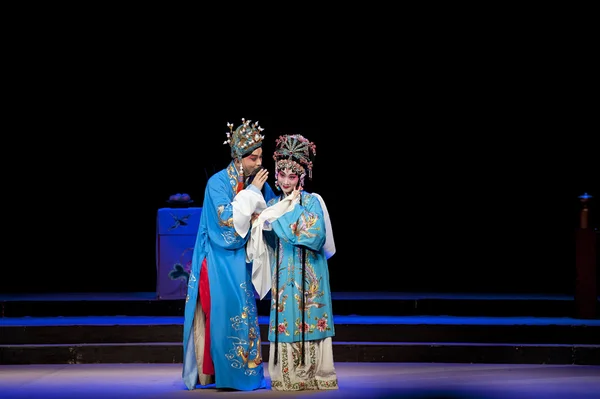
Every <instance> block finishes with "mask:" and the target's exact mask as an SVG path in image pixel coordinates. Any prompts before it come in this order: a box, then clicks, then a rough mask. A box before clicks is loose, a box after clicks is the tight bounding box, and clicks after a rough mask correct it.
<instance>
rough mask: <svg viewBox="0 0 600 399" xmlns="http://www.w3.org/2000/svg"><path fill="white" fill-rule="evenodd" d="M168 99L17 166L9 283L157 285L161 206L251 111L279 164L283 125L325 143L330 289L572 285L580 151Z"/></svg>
mask: <svg viewBox="0 0 600 399" xmlns="http://www.w3.org/2000/svg"><path fill="white" fill-rule="evenodd" d="M159 108H160V104H157V105H154V106H152V107H149V109H146V110H137V111H136V113H134V114H129V116H128V118H126V119H120V118H115V117H110V118H106V119H105V120H104V121H103V122H99V123H98V126H97V131H95V132H94V134H89V135H85V137H84V136H83V135H82V136H81V137H77V138H76V139H75V140H73V138H72V137H71V138H60V137H56V136H53V137H52V139H51V140H48V145H49V146H51V147H48V148H53V150H52V151H45V152H41V151H40V154H41V156H40V158H39V159H38V160H37V161H36V162H37V164H36V165H37V166H35V167H34V168H33V169H34V171H32V172H31V173H30V174H29V175H28V176H27V177H25V176H21V177H20V178H17V177H16V176H15V177H14V179H15V183H16V184H17V185H18V186H20V188H19V190H20V192H23V193H29V194H30V196H31V197H32V198H30V199H31V203H30V205H28V206H27V207H23V206H19V209H18V212H16V211H15V212H13V211H8V210H9V208H7V211H8V212H7V213H9V215H8V216H10V217H14V218H15V222H14V223H15V224H12V225H10V226H11V227H10V229H9V231H8V233H9V235H10V236H11V238H13V240H11V241H12V242H11V244H10V248H9V247H8V246H7V251H9V252H7V253H10V254H11V257H10V259H11V261H10V262H9V261H8V259H9V258H8V257H7V258H6V260H7V261H6V262H4V264H3V268H2V276H1V280H0V281H1V286H0V288H1V291H2V292H94V291H96V292H119V291H126V292H129V291H153V290H154V289H155V284H156V262H155V227H156V226H155V222H156V212H157V210H158V209H159V208H161V207H164V206H166V202H165V201H166V200H167V199H168V197H169V195H171V194H175V193H183V192H186V193H189V194H190V195H191V196H192V199H194V200H195V202H196V205H199V206H201V204H202V199H203V192H204V185H205V184H206V180H207V178H208V177H209V176H210V175H211V174H212V173H214V171H216V170H218V169H220V168H222V167H224V166H226V165H227V163H228V162H229V147H228V146H226V145H223V141H224V140H225V132H226V131H227V126H226V123H227V122H232V123H234V124H236V125H237V124H238V123H239V122H240V119H241V118H242V117H245V118H247V119H251V120H258V121H259V122H260V124H261V125H262V126H263V127H264V128H265V130H264V134H265V135H266V141H265V146H264V152H265V155H266V156H265V164H266V166H267V167H268V168H269V169H271V170H272V169H273V161H272V159H271V158H270V154H271V153H272V151H273V146H274V142H275V138H276V137H277V136H278V135H279V134H282V133H301V134H304V135H305V136H306V137H307V138H309V139H311V140H312V141H314V142H315V144H316V145H317V155H316V159H315V166H314V179H313V181H312V182H310V183H309V185H308V187H307V189H308V190H309V191H315V192H319V193H320V194H321V195H322V196H323V198H324V199H325V201H326V203H327V205H328V208H329V211H330V214H331V218H332V223H333V230H334V234H335V240H336V246H337V254H336V255H335V256H334V257H333V258H331V260H330V270H331V284H332V288H333V290H335V291H403V292H408V291H412V292H418V291H420V292H432V291H433V292H556V293H571V292H572V291H573V286H574V268H575V264H574V259H575V257H574V234H573V233H574V230H575V228H576V227H577V224H578V220H579V219H578V217H579V209H580V204H579V200H578V199H577V197H578V196H579V195H580V194H583V193H584V192H589V193H590V194H593V195H595V196H600V192H599V191H598V184H597V178H596V176H595V170H594V168H593V162H590V161H588V158H587V157H582V158H580V159H579V162H578V163H571V164H569V163H567V162H563V159H561V158H560V157H559V156H558V155H557V154H558V153H557V154H551V155H552V156H549V157H546V156H538V155H539V151H537V150H536V148H539V145H540V143H542V142H538V141H536V140H532V141H531V142H529V143H527V142H524V141H523V140H522V137H521V141H520V145H519V146H518V147H517V148H515V146H514V143H515V142H516V141H515V140H516V139H515V138H508V137H507V135H505V134H498V135H493V134H487V135H485V137H482V135H476V136H473V129H472V128H473V126H471V127H470V128H469V129H442V127H443V126H445V125H446V124H448V125H454V124H459V123H461V121H460V118H461V117H463V116H464V115H463V116H456V115H453V116H451V115H447V117H446V118H443V122H441V121H440V122H437V123H436V124H434V125H431V124H429V123H427V122H426V121H425V122H424V125H423V126H422V125H421V124H420V121H421V120H424V119H423V118H425V117H426V115H421V114H419V113H417V114H413V115H410V116H406V114H405V113H404V112H403V113H401V115H405V116H406V118H405V119H404V122H403V121H402V119H403V118H401V117H394V118H393V119H388V118H383V117H382V118H378V114H376V113H373V112H371V113H367V114H363V115H359V114H353V113H352V112H350V113H348V114H347V113H339V114H335V113H332V114H328V115H326V116H324V115H322V114H318V115H311V114H310V113H305V112H302V113H300V112H299V113H298V114H293V113H292V114H290V113H287V114H284V115H280V116H271V115H268V114H265V112H257V111H251V112H246V113H244V112H237V111H236V112H227V115H221V114H220V113H218V112H200V113H198V112H193V111H192V110H190V109H181V110H179V111H180V112H179V113H178V112H175V111H174V110H173V109H172V108H168V109H169V110H170V112H169V113H168V115H169V117H166V116H164V115H163V116H157V115H158V111H159ZM188 113H190V115H194V117H192V116H190V115H188ZM95 115H96V116H97V113H95ZM438 117H439V115H438ZM136 120H137V121H143V122H140V123H138V124H137V125H136V122H135V121H136ZM104 122H105V123H104ZM472 122H473V121H472ZM473 123H475V124H479V123H483V122H478V121H474V122H473ZM111 125H114V126H116V127H115V128H114V129H113V128H112V126H111ZM490 129H491V127H490ZM38 144H39V142H38ZM63 145H64V147H63ZM565 161H566V160H565ZM270 183H273V177H271V178H270ZM23 203H26V202H25V200H23ZM592 204H594V202H593V203H592ZM10 209H13V208H10ZM593 210H594V208H593V207H592V211H593ZM597 212H598V213H600V210H599V211H597ZM591 215H592V221H593V225H594V226H597V220H598V219H597V217H596V216H595V213H594V212H592V214H591ZM7 228H8V227H7Z"/></svg>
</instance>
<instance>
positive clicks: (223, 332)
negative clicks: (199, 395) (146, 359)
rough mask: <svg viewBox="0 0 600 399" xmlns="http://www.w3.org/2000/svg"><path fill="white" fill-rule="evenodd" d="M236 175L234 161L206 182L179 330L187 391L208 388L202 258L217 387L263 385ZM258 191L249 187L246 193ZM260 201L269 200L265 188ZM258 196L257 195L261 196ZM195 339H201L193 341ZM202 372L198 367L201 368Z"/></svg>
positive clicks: (234, 387) (249, 387) (268, 191)
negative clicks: (237, 211) (237, 207)
mask: <svg viewBox="0 0 600 399" xmlns="http://www.w3.org/2000/svg"><path fill="white" fill-rule="evenodd" d="M237 180H238V171H237V170H236V168H235V166H234V163H233V161H232V162H231V163H230V164H229V166H228V167H227V168H225V169H223V170H221V171H219V172H217V173H216V174H214V175H213V176H211V178H210V179H209V181H208V183H207V186H206V189H205V193H204V203H203V208H202V214H201V217H200V225H199V228H198V235H197V237H196V243H195V246H194V252H193V255H192V268H191V271H190V277H189V282H188V292H187V296H186V303H185V314H184V325H183V354H184V356H183V372H182V377H183V380H184V383H185V385H186V387H187V388H188V389H190V390H191V389H195V388H197V385H198V384H200V385H208V384H212V379H211V378H210V376H207V375H206V374H203V373H202V370H199V364H201V363H202V361H203V360H202V359H203V350H202V348H197V347H196V346H197V345H202V347H203V342H204V341H203V340H202V336H201V335H198V333H196V334H195V333H194V331H195V330H198V329H200V330H201V331H202V332H204V331H205V326H202V323H205V322H206V320H205V318H204V316H203V312H202V310H201V305H200V297H199V291H198V290H199V281H200V270H201V267H202V262H203V261H204V260H205V259H206V261H207V270H208V280H209V286H210V298H211V299H210V309H211V313H210V354H211V357H212V360H213V364H214V370H215V376H214V383H215V387H216V388H232V389H237V390H254V389H258V388H264V387H265V386H266V383H265V377H264V370H263V367H264V366H263V364H262V362H263V360H262V353H261V339H260V329H259V324H258V314H257V308H256V299H255V296H254V289H253V286H252V281H251V265H249V264H247V263H246V251H245V244H246V241H247V240H248V237H249V234H246V235H245V236H244V237H242V236H240V234H238V232H237V231H236V228H235V227H234V218H236V217H237V218H239V217H240V215H239V214H238V215H236V214H235V210H234V209H235V207H234V206H233V205H232V203H233V202H234V198H236V186H237ZM250 189H254V191H256V192H257V193H258V190H257V189H256V187H254V186H249V188H246V190H250ZM263 191H264V192H265V198H264V200H265V201H268V200H269V199H270V198H272V197H274V194H273V191H272V189H271V188H270V186H269V185H268V184H266V183H265V185H264V190H263ZM261 197H262V195H261ZM197 336H200V338H198V337H197ZM200 367H201V366H200Z"/></svg>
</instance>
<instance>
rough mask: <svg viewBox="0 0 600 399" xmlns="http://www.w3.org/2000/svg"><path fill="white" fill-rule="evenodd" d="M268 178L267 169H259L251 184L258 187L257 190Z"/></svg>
mask: <svg viewBox="0 0 600 399" xmlns="http://www.w3.org/2000/svg"><path fill="white" fill-rule="evenodd" d="M268 178H269V171H268V170H267V169H261V170H259V171H258V172H257V173H256V176H255V177H254V180H252V185H253V186H255V187H256V188H258V189H259V190H262V188H263V186H264V185H265V182H266V181H267V179H268Z"/></svg>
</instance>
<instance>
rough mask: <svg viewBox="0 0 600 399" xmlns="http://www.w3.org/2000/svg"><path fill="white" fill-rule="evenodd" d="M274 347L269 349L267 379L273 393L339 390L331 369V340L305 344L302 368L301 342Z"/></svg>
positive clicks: (332, 367) (283, 343) (279, 344)
mask: <svg viewBox="0 0 600 399" xmlns="http://www.w3.org/2000/svg"><path fill="white" fill-rule="evenodd" d="M277 346H278V350H277V364H275V343H273V342H271V345H270V347H269V376H270V377H271V389H273V390H274V391H308V390H319V389H338V381H337V374H336V372H335V368H334V366H333V346H332V341H331V337H329V338H325V339H320V340H316V341H305V342H304V365H302V364H301V362H300V360H301V353H302V342H293V343H286V342H279V343H277Z"/></svg>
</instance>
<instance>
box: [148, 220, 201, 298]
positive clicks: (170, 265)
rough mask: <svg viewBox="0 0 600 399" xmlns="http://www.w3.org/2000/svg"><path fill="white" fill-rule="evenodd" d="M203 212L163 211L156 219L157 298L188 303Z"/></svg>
mask: <svg viewBox="0 0 600 399" xmlns="http://www.w3.org/2000/svg"><path fill="white" fill-rule="evenodd" d="M201 213H202V208H161V209H159V210H158V213H157V217H156V269H157V276H156V294H157V297H158V299H184V298H185V296H186V295H187V283H188V277H189V273H190V267H191V263H192V252H193V250H194V244H195V242H196V235H197V234H198V225H199V224H200V215H201Z"/></svg>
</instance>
